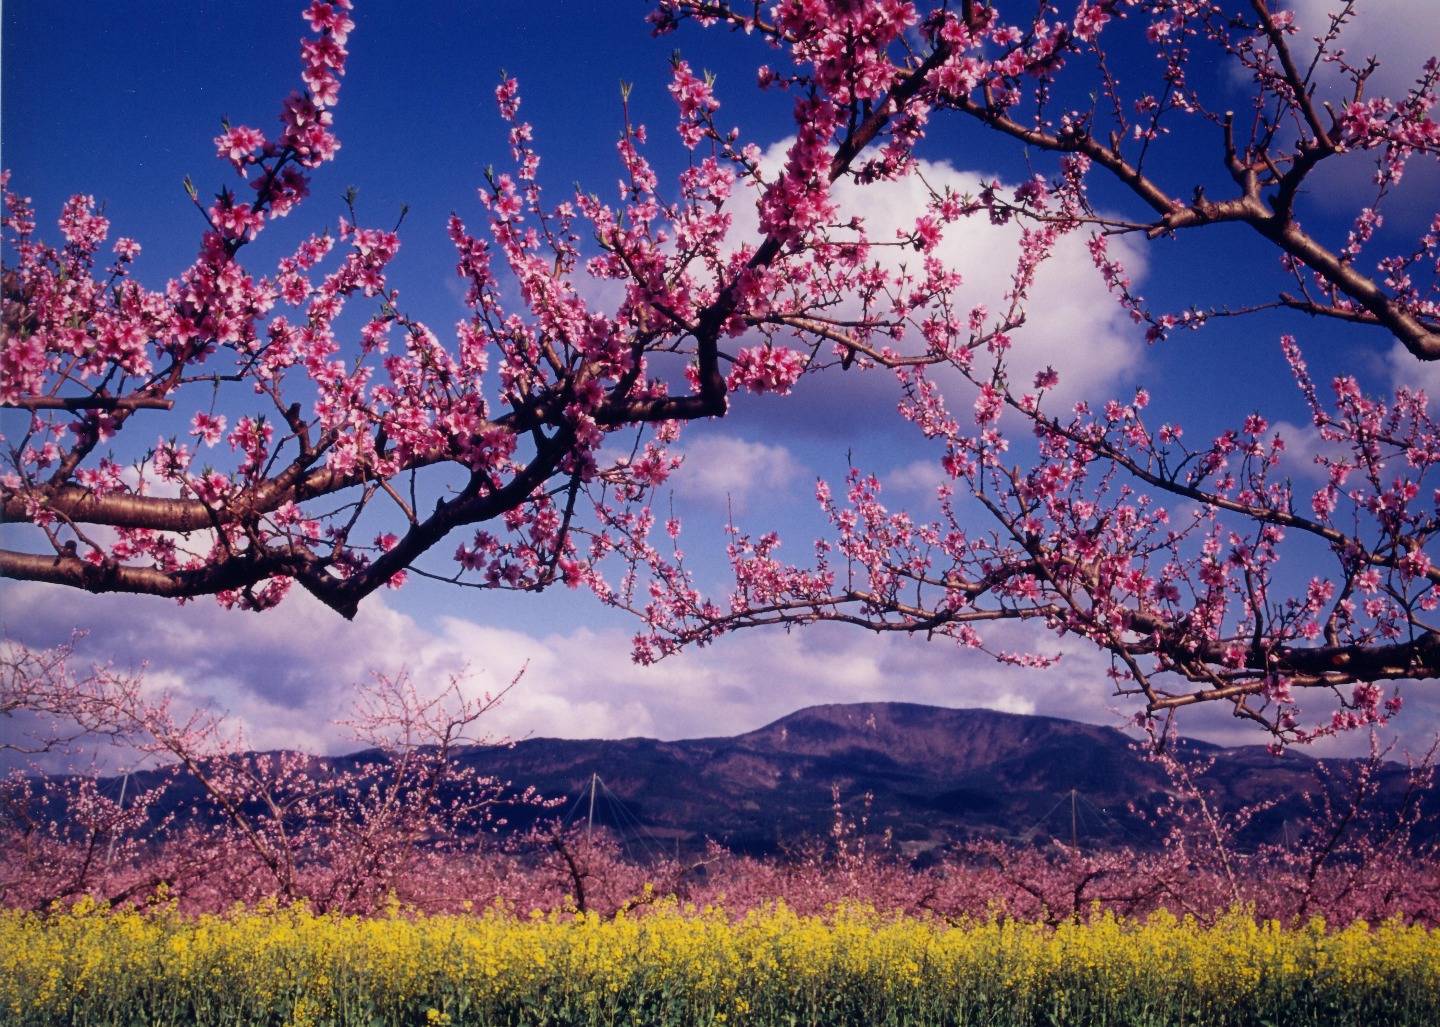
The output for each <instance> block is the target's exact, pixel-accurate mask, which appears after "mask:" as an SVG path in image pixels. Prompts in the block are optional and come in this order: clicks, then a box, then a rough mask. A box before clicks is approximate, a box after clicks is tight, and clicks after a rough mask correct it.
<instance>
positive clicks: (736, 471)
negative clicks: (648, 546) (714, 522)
mask: <svg viewBox="0 0 1440 1027" xmlns="http://www.w3.org/2000/svg"><path fill="white" fill-rule="evenodd" d="M683 454H684V457H685V462H684V464H683V465H682V467H681V470H680V472H679V473H678V474H677V475H675V476H674V477H673V478H672V479H671V481H672V482H673V484H674V487H675V492H676V494H677V495H678V496H680V497H682V498H684V499H688V500H694V501H700V502H703V503H707V504H711V505H713V506H714V507H715V508H717V509H719V510H722V511H724V510H727V509H730V510H733V511H734V512H735V513H736V514H737V515H742V514H745V513H746V512H748V511H749V509H750V502H751V500H752V499H754V498H756V497H759V498H760V499H761V500H762V501H763V502H765V503H766V504H772V503H773V500H774V499H775V497H776V496H777V495H781V494H784V493H785V492H786V491H787V490H789V489H790V488H791V487H792V486H794V485H795V484H796V483H797V482H799V481H801V480H804V479H806V478H807V475H806V473H805V469H804V467H803V466H802V465H801V464H800V463H799V461H797V460H796V459H795V457H794V456H792V455H791V453H790V451H789V450H788V449H786V448H785V447H784V446H772V445H767V444H765V443H763V442H746V441H744V440H743V439H738V438H735V437H734V436H730V435H719V434H704V435H700V436H699V437H698V438H694V441H687V442H686V444H685V446H684V447H683Z"/></svg>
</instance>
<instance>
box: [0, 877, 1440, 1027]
mask: <svg viewBox="0 0 1440 1027" xmlns="http://www.w3.org/2000/svg"><path fill="white" fill-rule="evenodd" d="M0 1017H3V1022H4V1023H5V1024H8V1025H14V1027H28V1025H44V1027H59V1025H65V1024H85V1025H90V1024H117V1025H120V1024H137V1025H138V1024H146V1025H163V1024H206V1025H218V1024H274V1025H277V1027H278V1025H287V1027H288V1025H294V1027H301V1025H317V1027H318V1025H322V1024H337V1025H338V1024H346V1025H348V1024H355V1025H363V1027H377V1025H381V1024H397V1025H398V1024H415V1025H431V1024H448V1025H454V1027H459V1025H462V1024H511V1025H521V1024H525V1025H556V1027H558V1025H567V1024H606V1025H615V1024H628V1025H645V1027H658V1025H677V1027H678V1025H685V1027H691V1025H703V1024H737V1025H738V1024H755V1025H762V1024H765V1025H768V1024H777V1025H778V1024H785V1025H791V1024H794V1025H801V1024H814V1025H820V1024H837V1025H838V1024H844V1025H886V1024H894V1025H900V1024H904V1025H926V1024H993V1025H1000V1027H1006V1025H1027V1024H1056V1023H1059V1024H1065V1023H1073V1024H1085V1025H1105V1024H1133V1025H1152V1024H1153V1025H1162V1024H1185V1025H1202V1024H1257V1025H1258V1024H1275V1025H1280V1024H1290V1023H1305V1024H1326V1025H1335V1027H1341V1025H1345V1024H1356V1025H1362V1024H1363V1025H1371V1024H1377V1023H1379V1024H1384V1025H1385V1027H1401V1025H1405V1024H1424V1025H1427V1027H1433V1024H1435V1023H1437V1022H1440V932H1437V931H1432V930H1427V929H1424V928H1419V927H1406V926H1404V925H1402V924H1400V923H1389V924H1383V925H1380V926H1378V927H1372V926H1370V925H1366V924H1363V923H1356V924H1351V925H1349V926H1348V927H1345V928H1344V929H1340V930H1332V929H1330V928H1327V926H1326V925H1325V924H1324V923H1322V922H1319V921H1314V922H1311V923H1309V924H1305V925H1303V926H1299V927H1295V928H1282V927H1281V926H1279V925H1277V924H1274V923H1257V922H1256V921H1255V919H1254V918H1253V917H1252V916H1250V915H1248V914H1247V913H1246V912H1245V911H1235V912H1232V913H1230V914H1229V915H1228V916H1226V917H1225V918H1223V919H1222V920H1221V921H1220V922H1219V923H1217V924H1215V925H1214V926H1211V927H1204V926H1201V925H1199V924H1197V923H1196V922H1194V921H1192V920H1188V919H1177V918H1175V917H1173V916H1171V915H1169V914H1165V913H1160V914H1157V915H1154V916H1151V917H1149V918H1147V919H1145V920H1143V921H1132V920H1121V919H1117V918H1115V917H1113V916H1110V915H1101V914H1098V913H1097V914H1096V915H1095V916H1093V917H1092V918H1091V919H1089V920H1088V921H1086V922H1077V923H1066V924H1062V925H1061V926H1060V927H1058V928H1047V927H1042V926H1037V925H1031V924H1022V923H1014V922H1006V921H1000V920H991V921H976V922H973V923H965V924H960V925H949V924H944V923H940V922H933V921H923V920H918V919H914V918H907V917H901V916H893V915H885V914H881V913H877V912H875V911H874V910H871V909H868V908H864V907H845V908H841V909H837V910H835V911H833V912H832V913H831V914H829V915H827V916H824V917H805V916H798V915H796V914H795V913H793V912H792V911H790V910H788V909H787V908H786V907H785V906H783V905H776V906H773V907H771V908H768V909H766V910H764V911H763V912H756V913H752V914H750V915H747V916H745V917H744V918H741V919H731V918H730V917H728V916H726V915H725V914H724V913H723V911H719V910H713V909H699V910H697V909H693V908H685V907H681V906H680V905H678V904H677V903H674V902H669V903H660V904H658V905H657V906H655V907H654V908H651V909H648V910H646V911H645V912H644V913H643V915H637V916H617V917H616V918H615V919H613V920H602V919H600V918H598V917H596V916H594V915H579V914H568V915H563V914H552V915H538V914H537V915H533V916H531V917H528V918H527V917H522V916H516V915H513V914H511V913H509V912H507V911H504V910H498V909H497V910H490V911H488V912H486V913H484V914H483V915H473V916H428V917H427V916H418V915H409V914H407V913H406V912H405V911H402V910H398V909H396V910H392V911H391V913H390V914H389V915H387V916H384V917H379V918H372V919H361V918H354V917H350V918H342V917H335V916H316V915H313V914H312V913H310V912H309V911H307V910H306V909H305V908H304V907H292V908H275V907H268V908H260V909H255V910H245V909H237V910H235V911H233V912H231V913H230V914H228V915H225V916H203V917H199V918H187V917H184V916H181V915H180V914H178V913H175V912H173V911H170V910H166V909H163V908H161V909H157V910H150V911H146V912H136V911H133V910H127V911H117V912H110V911H106V910H103V909H99V908H96V907H94V906H92V905H88V904H84V903H82V904H80V905H77V906H75V907H73V908H71V909H68V910H55V911H53V912H52V913H50V914H49V915H45V916H38V915H33V914H24V913H17V912H13V911H7V912H0Z"/></svg>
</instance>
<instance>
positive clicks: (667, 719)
mask: <svg viewBox="0 0 1440 1027" xmlns="http://www.w3.org/2000/svg"><path fill="white" fill-rule="evenodd" d="M505 598H507V599H508V598H514V597H505ZM564 598H565V597H564V596H552V595H545V596H540V597H527V601H530V602H533V603H534V604H535V605H534V606H533V607H531V608H530V609H529V612H530V614H531V616H533V617H535V618H536V619H537V620H539V621H541V622H542V623H543V622H545V621H547V620H548V621H550V622H552V623H555V624H557V625H558V627H557V628H556V629H555V630H549V631H547V630H546V629H545V628H544V627H543V626H541V625H540V624H537V625H536V626H535V627H533V628H528V629H525V630H517V629H514V628H506V627H496V626H490V625H484V624H476V623H473V622H471V621H468V620H465V619H462V618H461V617H458V616H446V617H442V618H439V619H438V620H437V622H436V624H435V626H434V627H433V628H427V627H426V626H424V625H422V624H420V623H418V622H417V621H415V620H414V619H413V618H411V617H408V616H406V615H404V614H402V613H399V612H397V611H395V610H393V609H391V608H390V607H389V605H388V604H387V599H388V597H381V596H376V597H372V599H371V600H369V601H368V602H367V603H366V604H365V605H364V606H362V609H361V612H360V614H359V615H358V616H357V617H356V619H355V620H354V621H353V622H347V621H344V620H342V619H341V618H339V617H337V616H336V615H334V614H333V613H331V612H330V611H329V610H326V609H324V608H323V607H321V606H320V605H319V603H317V602H316V601H314V600H312V599H310V598H309V597H308V596H304V595H297V596H294V597H292V598H291V599H289V600H287V601H286V602H285V603H284V604H282V606H281V607H280V608H279V609H278V610H276V611H271V612H269V613H266V614H260V615H255V614H242V613H234V612H229V611H225V610H222V609H220V608H219V607H217V606H216V605H214V604H213V603H210V602H209V601H205V600H202V601H200V602H198V603H193V604H190V605H187V606H184V607H176V606H175V605H174V604H172V603H169V602H167V601H163V600H153V599H147V598H143V597H129V596H104V597H98V596H90V595H83V594H76V593H72V592H70V591H69V590H65V589H59V588H53V587H48V586H38V585H31V584H27V583H20V584H9V583H7V584H6V586H5V595H4V603H5V612H6V617H5V624H4V629H5V632H6V633H7V634H8V635H9V636H10V637H13V638H18V639H20V640H22V641H25V642H27V643H28V644H31V645H34V646H45V645H51V644H55V643H57V642H60V641H63V640H65V639H66V638H68V637H69V633H70V630H71V628H72V626H74V625H75V624H82V625H88V626H89V628H90V634H89V636H88V638H87V639H86V640H85V643H84V648H83V656H84V658H85V659H87V660H96V661H102V662H103V661H107V660H108V661H112V662H113V663H114V664H115V665H116V666H117V667H118V668H121V669H126V668H133V669H137V670H139V669H141V668H143V669H144V672H145V674H146V678H147V683H148V686H149V687H150V688H151V689H153V690H156V691H158V690H159V689H160V688H162V687H163V688H165V689H168V690H169V691H171V692H172V693H173V694H175V695H176V696H177V703H178V705H179V707H180V708H181V709H184V708H185V707H187V706H190V705H192V704H195V705H208V706H210V707H211V708H213V709H216V710H218V711H224V712H227V713H228V714H229V715H230V717H231V719H232V721H233V722H235V723H238V724H240V725H242V726H243V728H244V731H245V735H246V738H247V741H248V742H249V744H251V745H252V746H254V747H256V748H260V749H267V748H282V747H284V748H296V749H303V750H307V751H311V752H338V751H345V750H346V749H349V748H353V747H354V746H353V745H352V744H351V743H350V741H349V738H348V735H347V732H346V730H345V729H343V728H340V727H337V726H335V724H334V721H335V720H337V719H343V718H344V717H345V716H346V715H347V714H348V713H349V710H350V707H351V703H352V701H353V697H354V690H355V686H356V684H357V683H358V682H362V681H364V680H365V679H366V678H367V677H368V675H369V674H370V673H371V672H372V671H375V672H382V673H390V674H394V673H398V672H399V671H400V670H402V669H406V670H408V671H409V672H410V674H411V675H412V677H413V679H414V681H415V682H416V684H417V686H419V687H420V688H421V689H422V691H424V690H438V689H439V688H441V687H443V686H444V685H445V683H446V682H447V681H448V679H449V677H450V675H452V674H455V673H458V672H460V671H462V670H463V669H466V668H468V672H469V674H468V677H466V678H465V688H466V689H467V690H469V691H470V692H471V694H473V695H479V694H480V693H482V692H490V693H495V692H498V691H499V690H500V689H503V688H504V687H505V685H506V684H508V683H509V682H510V681H511V680H512V679H513V678H514V677H515V675H516V674H517V673H518V672H519V671H520V670H521V669H522V668H524V669H525V673H524V675H523V677H522V678H521V679H520V682H519V684H518V686H517V687H516V688H515V689H514V690H513V691H511V692H510V693H509V695H508V696H507V697H506V698H505V701H504V703H503V704H502V705H501V706H500V707H498V708H497V709H496V710H494V711H493V712H492V713H490V714H489V715H488V716H487V718H486V720H485V723H484V724H483V725H482V727H483V728H484V729H485V730H487V731H488V732H490V733H491V734H492V736H500V737H510V738H524V737H531V736H534V737H566V738H620V737H630V736H637V735H640V736H648V737H657V738H662V739H676V738H696V737H715V736H727V735H733V734H738V733H742V732H745V731H750V730H754V729H756V728H758V727H760V726H762V725H764V724H767V723H769V722H771V721H774V720H776V719H778V718H780V717H783V716H785V715H786V714H789V713H791V712H794V711H795V710H797V709H800V708H803V707H805V706H809V705H814V704H820V703H848V702H861V701H881V700H892V701H905V702H914V703H923V704H929V705H936V706H947V707H983V708H988V709H994V710H1002V711H1007V712H1018V713H1033V714H1041V715H1046V716H1055V717H1065V718H1070V719H1076V720H1084V721H1088V722H1091V723H1098V724H1103V725H1118V724H1119V723H1120V721H1121V717H1122V716H1123V715H1128V714H1131V713H1133V712H1134V711H1135V709H1136V708H1137V707H1136V705H1135V704H1134V702H1133V700H1123V699H1119V698H1116V697H1115V696H1113V694H1112V686H1111V682H1110V681H1109V679H1108V677H1107V675H1106V671H1107V670H1108V668H1109V661H1108V657H1106V656H1105V654H1103V653H1102V652H1100V651H1099V650H1097V649H1095V648H1093V647H1092V646H1090V645H1089V644H1088V643H1086V642H1084V641H1083V640H1081V639H1077V638H1073V637H1070V638H1059V637H1056V636H1054V635H1052V634H1049V633H1047V632H1045V631H1044V630H1043V628H1042V627H1041V626H1040V625H1037V624H1022V623H1015V622H1002V623H996V624H991V625H983V626H982V630H981V633H982V637H984V638H985V640H986V643H987V645H988V646H990V647H991V648H992V649H995V650H1004V651H1008V652H1036V653H1040V654H1044V655H1054V654H1057V653H1063V654H1064V655H1063V658H1062V659H1061V661H1060V663H1059V664H1058V665H1057V666H1055V667H1052V668H1048V669H1045V670H1029V669H1022V668H1016V667H1011V666H1007V665H1001V664H998V663H996V662H995V661H994V660H992V659H991V658H990V657H989V656H988V655H986V654H984V653H979V652H975V651H973V650H965V649H960V648H958V647H956V646H955V645H954V644H952V643H950V642H947V641H945V640H934V641H925V640H923V639H921V638H918V637H908V636H904V635H893V634H884V635H879V634H874V633H870V632H862V631H856V630H855V629H853V628H850V627H847V626H843V625H820V626H816V627H812V628H807V629H804V630H796V631H793V632H785V631H781V630H773V629H772V630H754V631H748V632H740V633H736V634H734V635H729V636H725V637H722V638H721V639H719V640H718V641H717V642H716V643H714V644H713V645H710V646H707V647H705V648H700V649H690V650H686V651H685V652H683V653H681V654H680V655H678V656H676V657H673V658H670V659H667V660H664V661H661V662H660V663H659V664H656V665H654V666H650V667H640V666H636V665H634V664H632V663H631V662H630V658H629V656H630V634H631V632H630V630H629V627H628V626H627V625H625V624H624V623H623V622H621V624H620V625H619V626H615V627H605V628H595V627H587V626H584V625H577V624H576V623H575V622H574V620H573V619H565V617H564V612H563V610H562V614H561V616H555V615H553V614H551V613H548V612H547V611H548V610H551V609H559V608H560V604H557V606H556V607H551V606H550V602H551V600H560V599H564ZM517 601H518V600H517ZM19 611H23V616H21V615H19ZM1433 691H1434V690H1433V689H1426V688H1424V687H1414V686H1412V687H1411V688H1410V689H1409V700H1408V701H1409V703H1410V706H1411V708H1410V709H1408V710H1407V712H1406V715H1405V716H1402V718H1401V722H1400V725H1399V727H1400V731H1401V743H1402V746H1408V747H1409V748H1411V749H1419V748H1423V744H1424V743H1425V742H1426V741H1427V740H1428V738H1430V737H1431V736H1433V734H1434V733H1435V731H1436V728H1437V726H1440V696H1435V695H1430V694H1427V693H1428V692H1433ZM1315 705H1316V710H1317V711H1320V707H1321V706H1322V705H1323V703H1322V702H1321V701H1320V700H1319V699H1318V698H1317V700H1316V704H1315ZM1117 711H1118V712H1117ZM1317 715H1318V712H1317ZM1181 724H1182V727H1183V728H1184V729H1185V730H1187V731H1188V732H1190V733H1194V734H1197V735H1200V736H1203V737H1207V738H1211V739H1212V740H1216V741H1225V742H1228V743H1232V744H1244V743H1257V744H1258V743H1261V742H1263V741H1264V738H1263V737H1262V736H1261V735H1260V733H1259V732H1258V731H1257V730H1256V729H1254V728H1253V727H1251V726H1249V725H1243V724H1239V722H1237V721H1235V719H1234V718H1233V717H1232V716H1230V715H1229V712H1228V707H1222V706H1220V705H1218V704H1217V705H1215V706H1214V707H1213V708H1211V707H1207V708H1197V709H1192V710H1187V711H1185V714H1184V715H1183V717H1182V720H1181ZM17 727H18V725H17V724H16V723H15V722H12V721H8V720H5V719H0V732H9V733H11V734H12V735H13V733H14V732H15V730H16V729H17ZM1344 744H1347V745H1348V743H1344ZM1357 744H1358V743H1357ZM1349 747H1350V748H1354V746H1353V745H1350V746H1349Z"/></svg>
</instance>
